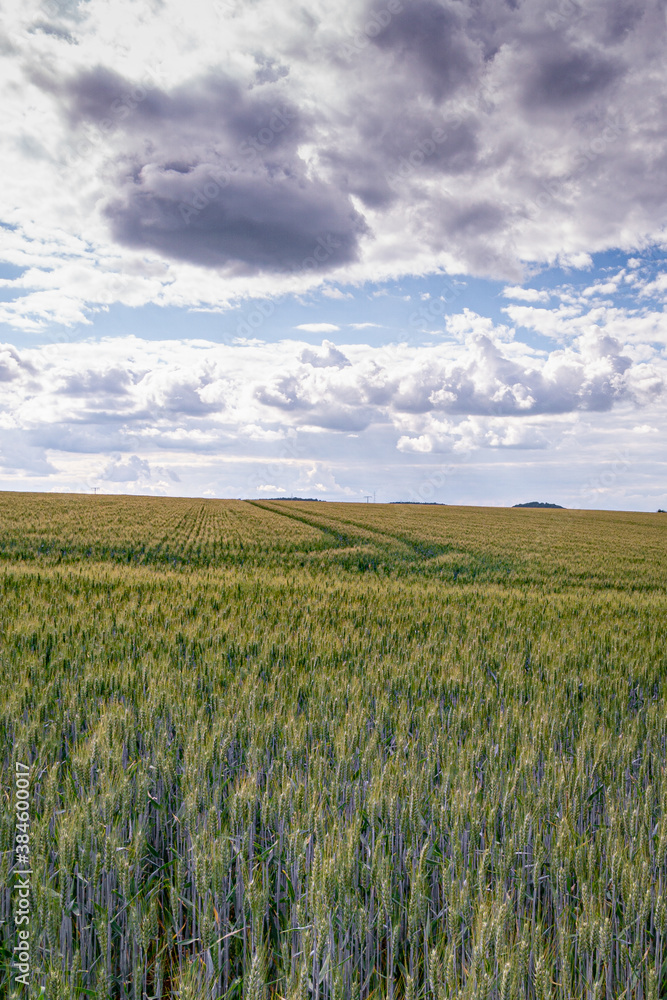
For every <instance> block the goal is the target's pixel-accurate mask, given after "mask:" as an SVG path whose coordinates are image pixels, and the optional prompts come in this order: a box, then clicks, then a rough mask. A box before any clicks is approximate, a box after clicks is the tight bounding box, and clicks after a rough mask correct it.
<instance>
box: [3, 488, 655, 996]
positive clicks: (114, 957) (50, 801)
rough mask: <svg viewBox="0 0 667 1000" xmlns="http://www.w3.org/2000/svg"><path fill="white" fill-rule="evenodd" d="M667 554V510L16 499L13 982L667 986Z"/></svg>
mask: <svg viewBox="0 0 667 1000" xmlns="http://www.w3.org/2000/svg"><path fill="white" fill-rule="evenodd" d="M666 556H667V517H664V516H662V515H658V514H655V515H653V514H631V513H608V512H584V511H565V510H531V509H521V510H514V509H513V510H507V509H500V508H466V507H441V506H410V505H383V504H368V505H367V504H351V503H346V504H332V503H327V504H324V503H306V502H301V503H299V502H286V501H279V502H278V501H276V502H265V501H261V502H254V501H253V502H250V501H219V500H189V499H152V498H150V499H149V498H138V497H104V496H98V497H92V496H73V495H72V496H67V495H47V494H18V493H14V494H9V493H3V494H0V588H1V602H0V665H1V667H2V671H1V677H0V685H1V691H2V696H1V698H0V759H1V760H2V767H3V794H4V797H5V804H6V806H7V808H3V811H2V814H1V816H0V849H1V851H2V854H1V860H0V948H2V972H1V973H0V991H2V996H8V997H12V996H16V997H19V996H30V997H32V996H38V995H39V992H40V989H41V988H42V987H43V988H44V995H45V996H46V997H47V998H48V1000H69V998H74V997H82V998H83V997H93V998H94V997H97V998H100V1000H111V998H113V1000H142V998H144V997H145V998H171V997H180V998H184V1000H185V998H187V1000H218V998H223V997H224V998H226V1000H269V998H275V1000H282V998H285V1000H370V998H374V1000H385V998H386V1000H445V998H460V1000H463V998H468V1000H473V998H474V1000H478V998H479V1000H486V998H488V1000H547V998H558V1000H570V998H591V1000H602V998H608V1000H610V998H625V1000H630V998H636V1000H659V998H661V997H662V998H664V997H667V947H666V946H665V935H666V934H667V912H666V911H667V769H666V764H667V713H666V711H665V704H666V703H665V694H666V693H667V642H666V637H667V614H666V612H667V593H666V590H665V585H666V583H667V560H666ZM17 761H20V762H23V764H25V765H26V766H29V768H30V782H29V785H30V791H29V795H30V799H29V806H30V824H29V831H30V832H29V837H30V863H31V869H32V875H31V876H30V906H31V911H30V913H31V918H30V921H31V922H30V926H31V936H30V970H31V971H30V975H31V985H30V987H29V988H28V990H27V991H26V989H25V988H24V987H23V986H22V985H21V984H17V983H16V982H15V981H14V978H13V976H12V972H11V960H12V949H13V948H14V946H15V934H16V927H15V918H16V909H15V907H16V896H15V894H14V892H13V888H12V886H13V882H12V878H13V870H14V867H15V865H16V855H15V845H16V813H15V811H14V804H13V802H12V781H13V774H14V769H15V765H16V762H17Z"/></svg>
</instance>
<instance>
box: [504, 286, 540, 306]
mask: <svg viewBox="0 0 667 1000" xmlns="http://www.w3.org/2000/svg"><path fill="white" fill-rule="evenodd" d="M502 294H503V296H504V297H505V298H506V299H521V301H523V302H548V301H549V299H550V297H551V295H550V293H549V292H548V291H547V290H546V289H542V290H539V289H537V288H521V287H520V286H519V285H512V286H511V287H510V286H508V287H506V288H503V291H502Z"/></svg>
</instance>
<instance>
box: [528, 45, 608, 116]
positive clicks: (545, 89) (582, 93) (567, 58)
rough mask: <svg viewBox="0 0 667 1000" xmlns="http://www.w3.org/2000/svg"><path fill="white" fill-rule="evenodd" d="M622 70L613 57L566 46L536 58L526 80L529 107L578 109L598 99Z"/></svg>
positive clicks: (539, 108)
mask: <svg viewBox="0 0 667 1000" xmlns="http://www.w3.org/2000/svg"><path fill="white" fill-rule="evenodd" d="M622 72H623V67H622V65H621V64H620V63H619V62H618V61H617V60H614V59H610V58H608V57H605V56H602V55H600V54H599V53H598V52H595V51H590V50H589V51H586V50H582V51H577V50H574V51H573V50H571V49H569V50H568V49H565V50H564V51H563V52H561V53H560V54H558V55H553V54H552V55H548V54H545V58H544V59H540V60H539V61H537V60H536V61H535V62H534V65H533V66H532V67H531V68H530V70H529V72H528V74H527V77H526V79H525V81H524V94H523V100H524V103H525V105H526V107H528V108H530V109H531V110H532V109H537V110H552V109H557V110H562V109H570V108H576V107H578V106H580V105H582V104H585V103H586V102H587V101H589V100H591V99H592V98H599V97H600V96H601V95H602V94H603V92H604V91H605V90H606V88H607V87H609V85H610V84H611V83H613V82H614V81H615V80H616V79H617V77H619V76H620V75H621V73H622Z"/></svg>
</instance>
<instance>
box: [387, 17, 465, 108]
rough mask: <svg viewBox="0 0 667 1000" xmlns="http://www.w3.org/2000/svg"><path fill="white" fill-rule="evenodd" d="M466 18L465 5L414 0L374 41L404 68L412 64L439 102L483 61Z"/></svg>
mask: <svg viewBox="0 0 667 1000" xmlns="http://www.w3.org/2000/svg"><path fill="white" fill-rule="evenodd" d="M371 10H372V7H371V8H370V9H369V13H370V11H371ZM464 18H465V14H464V8H463V5H462V4H454V3H452V4H450V3H438V2H436V0H413V2H412V3H406V4H405V5H404V6H403V9H402V10H401V11H399V12H398V13H396V14H395V15H394V16H393V17H392V19H391V21H390V22H389V24H388V26H387V27H386V28H385V30H384V31H381V32H379V33H378V34H377V35H375V37H374V39H373V41H374V44H375V45H376V46H377V47H378V48H379V49H381V50H382V51H384V52H387V53H390V54H391V56H392V59H393V60H394V61H396V62H397V63H399V64H400V65H401V67H404V66H405V64H406V62H407V63H409V64H410V68H411V71H412V74H413V75H414V77H415V78H416V79H418V80H419V79H420V80H421V82H422V85H423V86H424V87H425V88H426V90H427V92H428V93H430V95H431V96H432V97H433V98H434V99H435V100H436V101H441V100H442V99H443V98H445V97H448V96H450V95H451V94H453V93H454V92H455V91H456V90H457V89H458V88H459V87H460V86H461V85H462V84H464V83H465V82H466V81H468V80H469V79H470V77H471V75H472V73H473V70H474V68H475V66H476V64H477V62H478V61H479V58H478V53H477V52H476V46H475V43H474V42H473V41H472V40H471V39H470V38H469V37H468V36H467V34H466V31H465V20H464Z"/></svg>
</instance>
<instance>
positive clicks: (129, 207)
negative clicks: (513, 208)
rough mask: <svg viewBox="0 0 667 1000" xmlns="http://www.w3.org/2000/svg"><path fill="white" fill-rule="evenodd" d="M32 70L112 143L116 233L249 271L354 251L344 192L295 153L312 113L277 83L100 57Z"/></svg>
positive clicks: (306, 264)
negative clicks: (162, 70) (117, 64)
mask: <svg viewBox="0 0 667 1000" xmlns="http://www.w3.org/2000/svg"><path fill="white" fill-rule="evenodd" d="M267 66H268V67H269V68H270V67H273V63H272V62H271V61H270V60H269V62H268V63H267ZM273 68H274V69H275V67H273ZM282 75H283V74H282V73H281V72H278V71H277V70H276V72H273V71H272V72H271V73H270V74H269V75H268V77H267V76H266V74H264V77H266V80H267V81H268V80H271V81H273V80H274V79H277V80H279V79H280V77H281V76H282ZM264 77H262V79H264ZM34 79H35V80H36V82H38V83H40V85H41V86H43V87H46V86H48V87H49V89H50V90H52V91H53V90H54V88H55V91H56V93H57V94H58V96H59V98H60V100H61V102H62V107H63V112H64V114H65V116H66V119H67V121H68V123H69V126H70V128H71V129H72V130H73V131H74V132H76V130H77V129H78V128H79V127H80V126H82V125H84V124H86V123H88V124H94V125H95V126H96V127H97V128H98V129H100V130H101V131H102V133H105V134H107V135H108V137H109V140H110V141H112V142H113V143H115V145H114V151H115V154H116V164H115V165H114V164H111V165H110V168H109V180H110V184H111V189H112V194H111V196H110V197H108V199H107V202H106V205H105V207H104V210H103V211H104V215H105V216H106V218H107V220H108V223H109V226H110V229H111V233H112V235H113V237H114V239H115V240H117V241H118V242H119V243H121V244H124V245H126V246H130V247H135V248H144V249H151V250H154V251H155V252H157V253H159V254H162V255H164V256H166V257H170V258H173V259H178V260H184V261H187V262H190V263H193V264H199V265H202V266H204V267H215V268H218V267H226V268H228V269H231V270H232V271H233V272H235V273H245V274H252V273H256V272H258V271H268V272H272V271H273V272H277V273H280V272H290V271H299V270H304V271H307V270H310V269H312V270H323V271H327V270H330V269H331V268H334V267H336V266H339V265H341V264H345V263H349V262H350V261H353V260H355V259H356V258H357V256H358V252H359V239H360V237H361V236H362V235H364V234H366V233H367V232H368V226H367V225H366V223H365V222H364V220H363V218H362V217H361V216H360V215H359V213H358V212H356V211H355V209H354V208H353V205H352V203H351V201H350V197H349V192H347V191H344V190H340V189H338V188H335V187H333V186H332V185H331V184H329V183H327V182H326V181H325V180H324V179H322V178H318V177H317V176H312V172H311V171H310V170H309V169H308V167H307V165H306V164H305V163H304V161H303V160H302V159H301V157H300V155H299V152H298V148H299V145H300V143H301V142H303V140H304V138H306V137H307V135H308V124H309V123H308V118H307V116H306V115H304V114H302V112H301V111H300V110H299V109H298V108H297V107H296V106H295V105H294V104H293V103H291V102H290V101H289V100H287V99H286V98H285V94H284V91H283V90H281V89H280V87H275V86H270V85H268V83H265V85H264V86H257V87H252V88H250V89H248V88H243V87H241V86H240V85H239V83H238V82H236V81H234V80H232V79H231V78H229V77H227V76H225V75H223V74H220V73H216V74H213V73H208V74H206V75H204V76H202V77H201V78H199V79H194V80H191V81H189V82H188V83H187V84H183V85H181V86H179V87H176V88H174V89H173V90H171V91H169V92H167V91H165V90H163V89H161V88H159V87H157V86H155V85H154V84H153V81H152V80H151V79H146V80H143V81H141V82H139V83H133V82H132V81H129V80H125V79H123V78H122V77H120V76H119V75H118V74H117V73H115V72H114V71H111V70H109V69H107V68H105V67H95V68H93V69H90V70H88V71H85V72H82V73H79V74H78V75H76V76H73V77H71V78H69V79H68V80H66V81H64V82H57V81H56V82H54V81H53V80H52V79H50V78H48V79H47V78H45V77H44V75H43V72H42V71H41V70H36V71H35V73H34Z"/></svg>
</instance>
